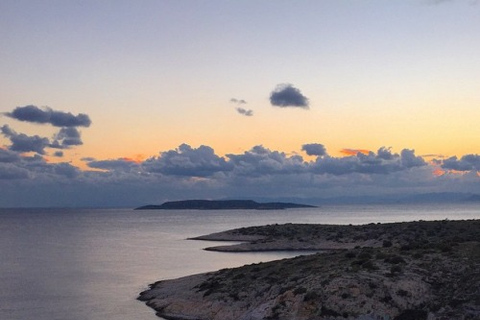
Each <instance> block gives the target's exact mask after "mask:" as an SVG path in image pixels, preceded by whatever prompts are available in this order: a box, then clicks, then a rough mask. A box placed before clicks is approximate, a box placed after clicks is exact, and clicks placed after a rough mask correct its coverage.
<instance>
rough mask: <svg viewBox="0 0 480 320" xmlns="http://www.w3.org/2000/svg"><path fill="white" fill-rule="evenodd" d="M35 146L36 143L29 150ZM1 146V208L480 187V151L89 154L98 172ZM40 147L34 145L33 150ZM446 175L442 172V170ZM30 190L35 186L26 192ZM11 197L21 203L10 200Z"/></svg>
mask: <svg viewBox="0 0 480 320" xmlns="http://www.w3.org/2000/svg"><path fill="white" fill-rule="evenodd" d="M30 149H33V148H30ZM42 150H43V149H41V148H39V149H38V151H39V152H36V153H35V154H33V155H32V154H29V155H26V154H25V153H24V152H23V151H20V150H18V151H15V150H13V149H12V148H0V186H1V187H2V190H6V191H5V195H6V197H4V198H3V199H2V200H1V201H0V206H19V205H23V206H45V205H51V206H69V205H70V206H72V205H73V206H135V205H141V204H145V203H160V202H163V201H167V200H179V199H186V198H207V199H220V198H256V199H258V198H269V199H286V198H298V199H322V198H325V199H326V198H331V197H348V196H350V197H359V196H382V195H384V196H389V195H392V194H413V193H418V194H420V193H430V192H472V193H473V192H480V187H479V186H478V182H479V181H480V178H479V176H478V175H477V170H479V169H480V161H479V159H480V156H479V155H465V156H463V157H461V158H460V159H457V158H455V157H451V158H448V159H444V160H442V159H435V161H431V162H427V161H425V160H424V159H423V158H422V157H421V156H419V155H416V154H415V151H414V150H411V149H403V150H401V151H400V152H399V153H395V152H393V151H392V150H391V149H390V148H386V147H380V148H379V149H378V150H377V151H376V152H373V151H369V152H368V153H365V152H357V153H356V154H353V155H347V156H340V157H334V156H330V155H329V154H328V152H327V149H326V147H325V146H324V145H323V144H320V143H309V144H304V145H303V146H301V150H302V151H303V152H305V154H307V155H308V156H310V157H314V159H313V160H305V159H304V158H303V156H302V155H300V154H298V153H295V152H294V153H286V152H282V151H277V150H271V149H269V148H267V147H264V146H262V145H257V146H254V147H252V148H251V149H250V150H247V151H244V152H241V153H229V154H226V155H224V156H221V155H218V154H216V153H215V150H214V149H213V148H212V147H210V146H206V145H200V146H198V147H192V146H190V145H188V144H181V145H180V146H179V147H178V148H175V149H172V150H167V151H162V152H160V153H159V154H158V155H157V156H153V157H150V158H148V159H145V160H143V161H132V160H131V159H127V158H119V159H103V160H97V159H94V158H84V162H85V163H86V165H87V166H88V168H91V170H81V169H80V168H78V167H76V166H74V165H72V164H70V163H66V162H61V163H49V162H48V161H47V160H46V159H45V157H44V155H43V154H42V153H41V151H42ZM31 151H33V152H35V151H34V150H31ZM439 170H440V172H441V174H438V172H439ZM26 190H28V191H26ZM8 195H11V196H12V197H13V196H14V198H12V199H15V200H9V198H8V197H7V196H8Z"/></svg>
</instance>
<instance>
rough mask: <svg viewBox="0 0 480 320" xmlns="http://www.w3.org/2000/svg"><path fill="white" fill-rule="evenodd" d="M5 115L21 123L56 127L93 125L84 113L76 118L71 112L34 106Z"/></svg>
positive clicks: (21, 108) (19, 108)
mask: <svg viewBox="0 0 480 320" xmlns="http://www.w3.org/2000/svg"><path fill="white" fill-rule="evenodd" d="M5 115H6V116H8V117H10V118H12V119H16V120H19V121H25V122H32V123H40V124H51V125H53V126H55V127H89V126H90V124H91V123H92V122H91V120H90V117H89V116H88V115H86V114H83V113H80V114H78V115H76V116H74V115H73V114H71V113H70V112H63V111H55V110H52V109H51V108H48V107H46V108H44V109H43V110H42V109H40V108H38V107H36V106H33V105H28V106H25V107H16V108H15V109H14V110H13V111H12V112H7V113H5Z"/></svg>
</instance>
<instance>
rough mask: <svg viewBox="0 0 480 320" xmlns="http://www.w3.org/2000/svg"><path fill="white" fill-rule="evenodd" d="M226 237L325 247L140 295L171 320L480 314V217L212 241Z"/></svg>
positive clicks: (241, 233) (367, 319) (246, 233)
mask: <svg viewBox="0 0 480 320" xmlns="http://www.w3.org/2000/svg"><path fill="white" fill-rule="evenodd" d="M229 234H230V235H231V240H238V239H240V238H241V237H246V238H245V239H249V241H250V245H251V246H253V247H255V246H256V245H258V246H259V247H257V248H261V250H266V249H267V247H268V246H270V247H271V248H272V249H275V250H279V249H280V248H281V247H282V246H283V247H284V249H287V250H288V249H292V246H291V245H289V244H293V247H294V248H295V249H299V248H300V244H301V243H304V244H305V249H307V248H310V247H311V246H312V244H314V245H315V246H316V248H317V249H320V248H321V247H322V243H323V245H325V249H329V250H328V251H326V252H323V253H317V254H314V255H306V256H300V257H296V258H292V259H284V260H280V261H273V262H268V263H261V264H252V265H247V266H243V267H240V268H234V269H224V270H220V271H217V272H211V273H207V274H200V275H194V276H190V277H185V278H180V279H176V280H166V281H160V282H157V283H155V284H152V285H151V288H150V289H149V290H147V291H145V292H142V293H141V294H140V297H139V299H140V300H143V301H147V304H148V305H149V306H150V307H152V308H154V309H155V310H157V312H158V315H160V316H161V317H164V318H166V319H190V320H191V319H205V320H207V319H210V320H215V319H222V320H234V319H235V320H255V319H279V320H282V319H289V320H293V319H297V320H313V319H337V320H338V319H351V320H353V319H357V320H373V319H394V320H417V319H418V320H427V319H428V320H435V319H438V320H440V319H480V239H479V237H480V220H472V221H434V222H425V221H420V222H410V223H395V224H382V225H381V224H370V225H364V226H328V225H294V224H288V225H272V226H264V227H251V228H241V229H236V230H231V231H227V232H225V233H220V234H215V235H212V237H214V238H217V239H219V238H220V237H221V238H223V240H228V235H229ZM203 238H208V236H207V237H203ZM276 239H278V240H279V242H276ZM285 239H290V242H286V241H284V240H285ZM335 243H336V244H337V245H338V248H343V249H338V248H333V247H332V246H331V245H332V244H335ZM355 243H357V245H355ZM223 249H225V248H223ZM332 249H333V250H332ZM217 250H218V248H217ZM220 250H222V248H220Z"/></svg>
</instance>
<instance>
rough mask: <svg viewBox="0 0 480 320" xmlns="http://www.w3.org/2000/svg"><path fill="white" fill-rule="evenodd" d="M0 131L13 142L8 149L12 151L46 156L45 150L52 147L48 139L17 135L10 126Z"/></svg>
mask: <svg viewBox="0 0 480 320" xmlns="http://www.w3.org/2000/svg"><path fill="white" fill-rule="evenodd" d="M0 130H1V132H2V134H3V135H4V136H5V137H7V138H8V139H10V141H11V142H12V144H11V145H10V146H9V147H8V149H9V150H11V151H17V152H36V153H38V154H45V148H47V147H49V146H50V142H49V140H48V139H47V138H42V137H39V136H37V135H35V136H27V135H26V134H23V133H16V132H15V131H14V130H12V129H11V128H10V127H9V126H8V125H4V126H2V127H1V128H0Z"/></svg>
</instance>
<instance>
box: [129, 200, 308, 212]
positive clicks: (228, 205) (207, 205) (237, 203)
mask: <svg viewBox="0 0 480 320" xmlns="http://www.w3.org/2000/svg"><path fill="white" fill-rule="evenodd" d="M315 207H316V206H312V205H306V204H298V203H288V202H265V203H260V202H256V201H253V200H182V201H167V202H164V203H163V204H161V205H155V204H149V205H146V206H142V207H138V208H136V209H135V210H185V209H194V210H229V209H249V210H279V209H291V208H315Z"/></svg>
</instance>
